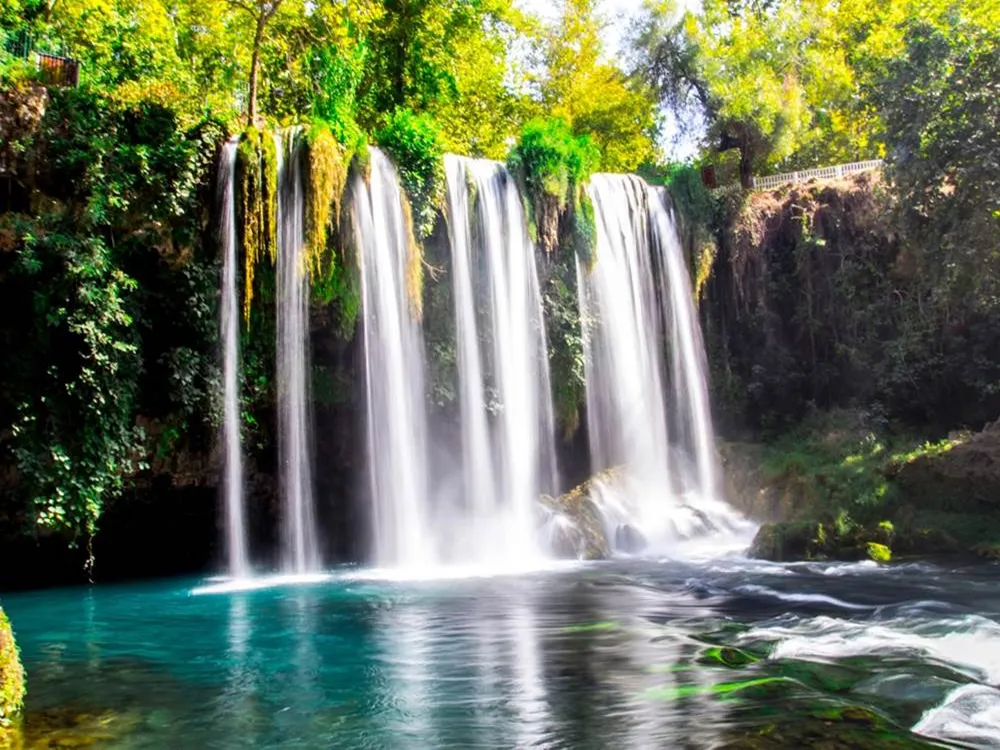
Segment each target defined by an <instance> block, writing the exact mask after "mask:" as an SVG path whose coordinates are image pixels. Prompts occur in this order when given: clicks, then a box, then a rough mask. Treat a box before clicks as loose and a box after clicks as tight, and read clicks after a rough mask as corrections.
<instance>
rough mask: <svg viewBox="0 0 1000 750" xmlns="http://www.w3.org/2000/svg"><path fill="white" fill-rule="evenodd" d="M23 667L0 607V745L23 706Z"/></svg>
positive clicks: (8, 623)
mask: <svg viewBox="0 0 1000 750" xmlns="http://www.w3.org/2000/svg"><path fill="white" fill-rule="evenodd" d="M24 692H25V686H24V667H22V666H21V656H20V653H19V652H18V650H17V644H16V643H15V642H14V632H13V630H11V627H10V621H9V620H8V619H7V615H6V614H5V613H4V611H3V610H2V609H0V747H2V746H3V738H4V734H5V732H6V731H7V728H8V727H10V725H11V724H12V722H13V721H14V719H15V718H16V717H17V716H18V715H19V714H20V713H21V710H22V709H23V708H24Z"/></svg>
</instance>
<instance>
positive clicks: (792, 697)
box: [3, 557, 1000, 750]
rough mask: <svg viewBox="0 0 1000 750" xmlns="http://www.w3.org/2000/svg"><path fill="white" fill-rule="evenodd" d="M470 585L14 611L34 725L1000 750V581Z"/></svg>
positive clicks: (690, 565) (610, 744)
mask: <svg viewBox="0 0 1000 750" xmlns="http://www.w3.org/2000/svg"><path fill="white" fill-rule="evenodd" d="M472 572H473V573H474V572H477V571H472ZM479 572H480V573H481V571H479ZM460 573H464V574H465V575H459V574H455V575H452V576H449V577H444V578H439V579H436V580H393V577H392V576H391V575H390V574H384V573H382V574H380V573H379V572H378V571H375V572H374V573H373V572H371V571H364V570H359V569H341V570H336V571H332V572H331V573H329V574H328V575H325V576H314V577H311V578H307V579H304V580H303V581H300V582H294V581H292V580H288V579H285V580H279V581H268V582H263V583H259V584H257V586H256V587H244V588H242V589H240V587H234V586H232V585H226V584H221V585H220V584H219V583H217V582H215V581H211V580H208V581H205V580H168V581H156V582H150V583H143V584H131V585H120V586H98V587H94V588H91V589H86V588H79V589H64V590H55V591H44V592H34V593H27V594H16V595H10V596H5V597H4V598H3V602H4V606H5V607H6V609H7V610H8V613H9V615H10V617H11V619H12V621H13V623H14V625H15V627H16V630H17V635H18V638H19V642H20V644H21V648H22V652H23V657H24V660H25V666H26V668H27V670H28V673H29V701H28V708H29V714H30V716H38V715H44V714H45V712H46V711H48V710H51V709H55V708H69V709H71V712H72V713H74V714H81V715H86V714H87V712H93V713H94V715H97V716H99V717H100V719H99V722H98V723H99V724H100V737H101V739H100V741H99V742H98V743H97V744H96V745H95V746H96V747H115V748H160V747H164V748H166V747H171V748H173V747H190V748H243V747H254V748H278V747H280V748H330V747H336V748H529V747H538V748H582V749H585V750H586V749H588V748H711V747H733V748H736V747H745V748H751V747H752V748H760V747H796V746H798V747H805V746H818V747H831V748H832V747H845V748H847V747H864V746H870V747H879V748H881V747H922V746H939V745H940V744H942V741H945V743H944V744H946V745H948V746H959V747H980V748H987V747H1000V729H998V727H1000V691H998V690H997V685H998V683H1000V624H998V620H1000V587H998V586H997V573H998V568H997V566H974V567H965V566H954V565H940V566H934V565H928V564H902V565H895V566H889V567H876V566H875V565H874V564H867V563H865V564H851V565H845V564H819V563H815V564H786V565H778V564H767V563H759V562H751V561H747V560H744V559H740V558H735V557H733V558H721V559H714V560H705V561H701V562H690V561H688V562H681V561H655V562H654V561H639V560H619V561H614V562H608V563H595V564H587V565H582V564H580V565H577V564H573V565H566V566H561V567H557V568H554V569H550V570H546V571H539V572H535V573H523V574H520V575H511V576H492V577H491V576H487V575H469V573H470V571H460ZM914 729H916V731H917V732H919V733H920V735H918V734H917V733H915V732H914V731H913V730H914ZM928 738H936V739H935V740H934V744H931V740H930V739H928ZM824 743H825V744H824Z"/></svg>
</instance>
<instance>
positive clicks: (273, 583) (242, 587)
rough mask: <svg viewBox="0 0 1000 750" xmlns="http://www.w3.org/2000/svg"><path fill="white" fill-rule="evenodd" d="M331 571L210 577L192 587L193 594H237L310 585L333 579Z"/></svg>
mask: <svg viewBox="0 0 1000 750" xmlns="http://www.w3.org/2000/svg"><path fill="white" fill-rule="evenodd" d="M333 578H334V576H333V575H331V574H330V573H303V574H292V575H285V574H279V575H270V576H259V577H253V578H228V579H221V580H220V579H217V578H210V579H208V580H209V581H215V582H213V583H209V584H208V585H206V586H197V587H195V588H193V589H191V596H203V595H205V594H235V593H238V592H241V591H261V590H263V589H273V588H279V587H282V586H308V585H312V584H316V583H325V582H327V581H330V580H333Z"/></svg>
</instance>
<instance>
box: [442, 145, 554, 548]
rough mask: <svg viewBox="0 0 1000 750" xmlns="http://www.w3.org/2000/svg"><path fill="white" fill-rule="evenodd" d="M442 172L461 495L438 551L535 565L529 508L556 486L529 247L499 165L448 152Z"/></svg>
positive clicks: (513, 192) (513, 191)
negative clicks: (445, 189) (454, 345)
mask: <svg viewBox="0 0 1000 750" xmlns="http://www.w3.org/2000/svg"><path fill="white" fill-rule="evenodd" d="M445 172H446V175H447V186H448V200H449V228H450V240H451V257H452V269H451V270H452V278H453V285H454V288H453V292H454V300H455V323H456V325H455V330H456V335H457V351H458V375H459V398H460V407H461V427H462V465H463V472H462V473H463V497H462V502H461V503H460V505H459V507H457V508H453V509H450V511H451V512H450V515H449V517H448V518H446V519H439V521H438V523H437V524H436V527H437V528H438V529H439V530H441V532H444V533H439V534H438V535H437V544H438V548H439V549H441V550H442V553H443V554H445V555H447V556H448V558H449V559H452V560H458V561H461V562H477V563H489V564H500V565H504V566H510V565H516V564H519V563H521V564H524V563H529V562H530V561H532V560H534V559H537V558H538V557H539V556H540V549H539V545H538V540H537V534H536V530H535V518H534V508H535V505H536V503H537V501H538V497H539V495H540V494H541V493H542V492H543V491H544V492H551V491H553V489H554V487H555V484H556V477H555V474H556V469H555V447H554V443H553V440H554V438H553V417H552V397H551V389H550V387H549V371H548V356H547V350H546V343H545V336H544V325H543V324H542V305H541V295H540V292H539V283H538V274H537V271H536V267H535V254H534V248H533V246H532V243H531V241H530V239H529V237H528V231H527V224H526V221H525V217H524V214H523V208H522V203H521V199H520V196H519V194H518V192H517V188H516V186H515V184H514V180H513V179H512V178H511V175H510V174H509V173H508V172H507V170H506V168H505V167H504V166H503V165H502V164H499V163H497V162H492V161H487V160H482V159H467V158H464V157H459V156H454V155H447V156H446V157H445ZM470 186H471V188H470ZM470 190H471V194H470ZM473 196H474V203H473V204H471V205H470V198H471V197H473ZM491 402H495V403H491ZM488 404H490V406H489V407H488Z"/></svg>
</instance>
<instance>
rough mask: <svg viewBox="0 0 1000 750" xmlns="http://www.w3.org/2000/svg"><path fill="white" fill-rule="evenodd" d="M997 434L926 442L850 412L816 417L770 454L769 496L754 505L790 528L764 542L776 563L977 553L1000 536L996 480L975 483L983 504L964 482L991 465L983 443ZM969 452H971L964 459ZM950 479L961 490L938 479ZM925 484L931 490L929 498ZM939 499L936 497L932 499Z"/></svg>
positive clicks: (761, 549)
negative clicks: (964, 475)
mask: <svg viewBox="0 0 1000 750" xmlns="http://www.w3.org/2000/svg"><path fill="white" fill-rule="evenodd" d="M984 440H989V441H992V438H991V437H987V438H983V436H972V435H970V434H968V433H962V434H954V435H952V436H950V437H948V438H945V439H941V440H933V441H928V440H924V439H921V438H919V437H917V436H915V435H914V434H912V433H910V432H907V431H905V430H900V429H899V425H893V424H890V423H887V422H886V421H885V418H884V415H881V414H876V413H864V412H858V411H851V410H846V411H845V410H833V411H831V412H818V411H817V412H813V413H811V414H810V415H808V416H807V418H806V419H804V420H803V421H802V422H801V423H800V424H799V425H797V426H796V427H795V428H794V429H791V430H789V431H787V432H786V433H783V434H782V435H780V436H779V437H778V438H776V439H775V440H773V441H772V442H771V443H770V444H769V445H767V446H766V447H765V449H764V452H763V456H762V465H761V468H762V484H763V486H764V488H765V489H764V490H762V491H761V492H760V494H759V498H758V499H757V500H756V502H757V503H758V504H759V505H761V506H765V507H757V508H754V509H753V510H755V511H756V512H761V513H762V515H764V516H765V517H769V518H772V519H774V518H779V519H781V523H779V524H776V525H774V526H771V527H768V528H765V529H763V530H762V532H761V534H760V535H759V536H758V539H757V541H756V542H755V546H756V547H757V552H758V553H759V554H760V555H762V556H764V557H768V558H772V559H789V557H791V558H796V557H813V558H823V557H828V558H839V559H844V558H852V557H853V558H864V557H870V558H871V559H874V560H877V561H879V562H886V561H888V560H889V559H891V556H892V555H893V554H894V553H898V554H903V555H912V554H929V553H935V552H949V551H956V550H959V549H965V550H976V549H977V548H978V547H979V546H980V545H982V543H983V541H984V540H986V541H988V542H994V543H995V541H996V540H997V539H998V538H1000V519H998V518H997V517H996V515H995V513H994V512H992V511H993V508H992V497H993V495H992V493H993V492H994V491H995V489H994V487H993V485H992V482H993V479H991V478H989V477H987V476H986V475H985V474H984V476H980V477H976V478H975V479H974V480H972V481H973V482H978V483H979V484H980V485H981V486H982V488H983V492H982V493H980V494H983V495H984V497H983V501H982V502H981V501H980V500H979V499H977V498H976V496H975V493H968V492H967V491H966V489H967V487H966V485H967V484H968V482H966V481H965V480H963V479H961V478H958V474H957V473H956V470H958V471H962V472H964V471H967V467H968V466H969V465H971V464H974V463H982V460H983V459H982V457H981V456H980V455H979V453H978V452H977V450H978V449H977V448H976V446H977V445H979V444H981V443H982V442H984ZM963 453H964V455H963ZM943 475H949V482H951V483H953V484H954V486H955V487H956V490H958V488H959V487H961V488H963V489H961V490H959V491H956V492H948V491H947V490H944V491H943V488H942V487H939V486H936V485H934V477H936V476H943ZM917 484H925V485H927V491H926V492H923V491H921V489H920V488H919V487H916V486H915V485H917ZM928 495H930V496H928Z"/></svg>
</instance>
